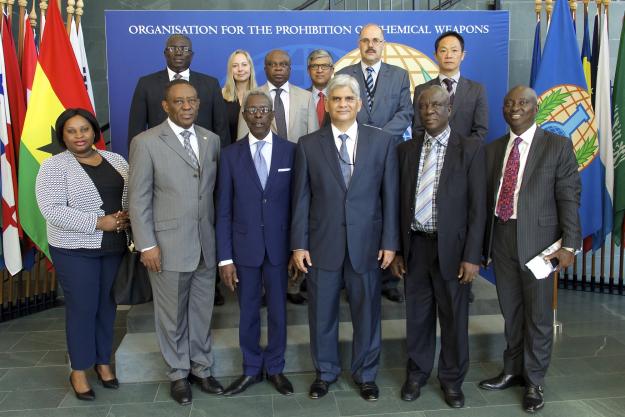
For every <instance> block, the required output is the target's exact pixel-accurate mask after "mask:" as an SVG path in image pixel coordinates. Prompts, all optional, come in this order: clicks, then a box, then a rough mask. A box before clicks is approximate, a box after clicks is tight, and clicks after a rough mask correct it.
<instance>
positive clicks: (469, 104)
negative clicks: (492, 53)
mask: <svg viewBox="0 0 625 417" xmlns="http://www.w3.org/2000/svg"><path fill="white" fill-rule="evenodd" d="M432 85H438V86H440V85H441V84H440V81H439V78H438V77H436V78H433V79H431V80H430V81H428V82H426V83H423V84H421V85H418V86H417V87H415V89H414V99H413V100H412V104H413V106H414V114H415V118H414V120H413V122H412V135H413V137H416V136H417V135H422V134H423V132H424V130H425V129H424V128H423V126H421V119H420V118H419V108H418V106H419V103H418V100H417V98H418V97H419V94H421V92H423V90H425V89H426V88H428V87H430V86H432ZM449 126H451V130H452V131H455V132H456V133H458V134H460V135H461V136H464V137H466V138H474V139H481V140H485V139H486V134H487V133H488V99H487V98H486V90H485V89H484V86H483V85H482V84H480V83H478V82H475V81H471V80H469V79H468V78H464V77H463V76H460V80H459V81H458V85H457V86H456V94H455V95H454V104H453V105H452V106H451V115H450V116H449Z"/></svg>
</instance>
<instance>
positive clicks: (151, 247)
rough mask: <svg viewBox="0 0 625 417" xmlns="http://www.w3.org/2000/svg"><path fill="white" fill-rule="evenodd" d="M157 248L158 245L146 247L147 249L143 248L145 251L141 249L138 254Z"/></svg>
mask: <svg viewBox="0 0 625 417" xmlns="http://www.w3.org/2000/svg"><path fill="white" fill-rule="evenodd" d="M157 246H158V245H152V246H148V247H147V248H145V249H141V251H140V252H145V251H147V250H150V249H154V248H155V247H157Z"/></svg>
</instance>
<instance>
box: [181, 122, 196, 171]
mask: <svg viewBox="0 0 625 417" xmlns="http://www.w3.org/2000/svg"><path fill="white" fill-rule="evenodd" d="M180 136H182V138H183V139H184V150H185V151H187V154H189V158H191V162H192V163H193V167H194V168H195V169H198V168H199V167H200V163H199V162H198V160H197V156H196V155H195V152H193V148H192V147H191V141H190V140H189V138H190V137H191V132H190V131H188V130H183V131H182V132H180Z"/></svg>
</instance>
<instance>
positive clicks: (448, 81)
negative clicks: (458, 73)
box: [443, 78, 455, 105]
mask: <svg viewBox="0 0 625 417" xmlns="http://www.w3.org/2000/svg"><path fill="white" fill-rule="evenodd" d="M443 83H444V84H445V86H446V87H447V92H448V93H449V104H452V105H453V104H454V96H455V94H454V80H452V79H451V78H443Z"/></svg>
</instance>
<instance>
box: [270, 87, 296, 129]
mask: <svg viewBox="0 0 625 417" xmlns="http://www.w3.org/2000/svg"><path fill="white" fill-rule="evenodd" d="M298 104H299V96H298V95H297V93H296V92H295V91H294V88H293V84H289V126H288V127H287V132H292V131H293V129H294V126H295V124H297V118H298V116H299V117H301V116H302V115H300V114H297V112H296V111H291V110H292V109H297V108H298V107H299V106H298ZM285 110H286V109H285ZM274 120H275V117H274Z"/></svg>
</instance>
